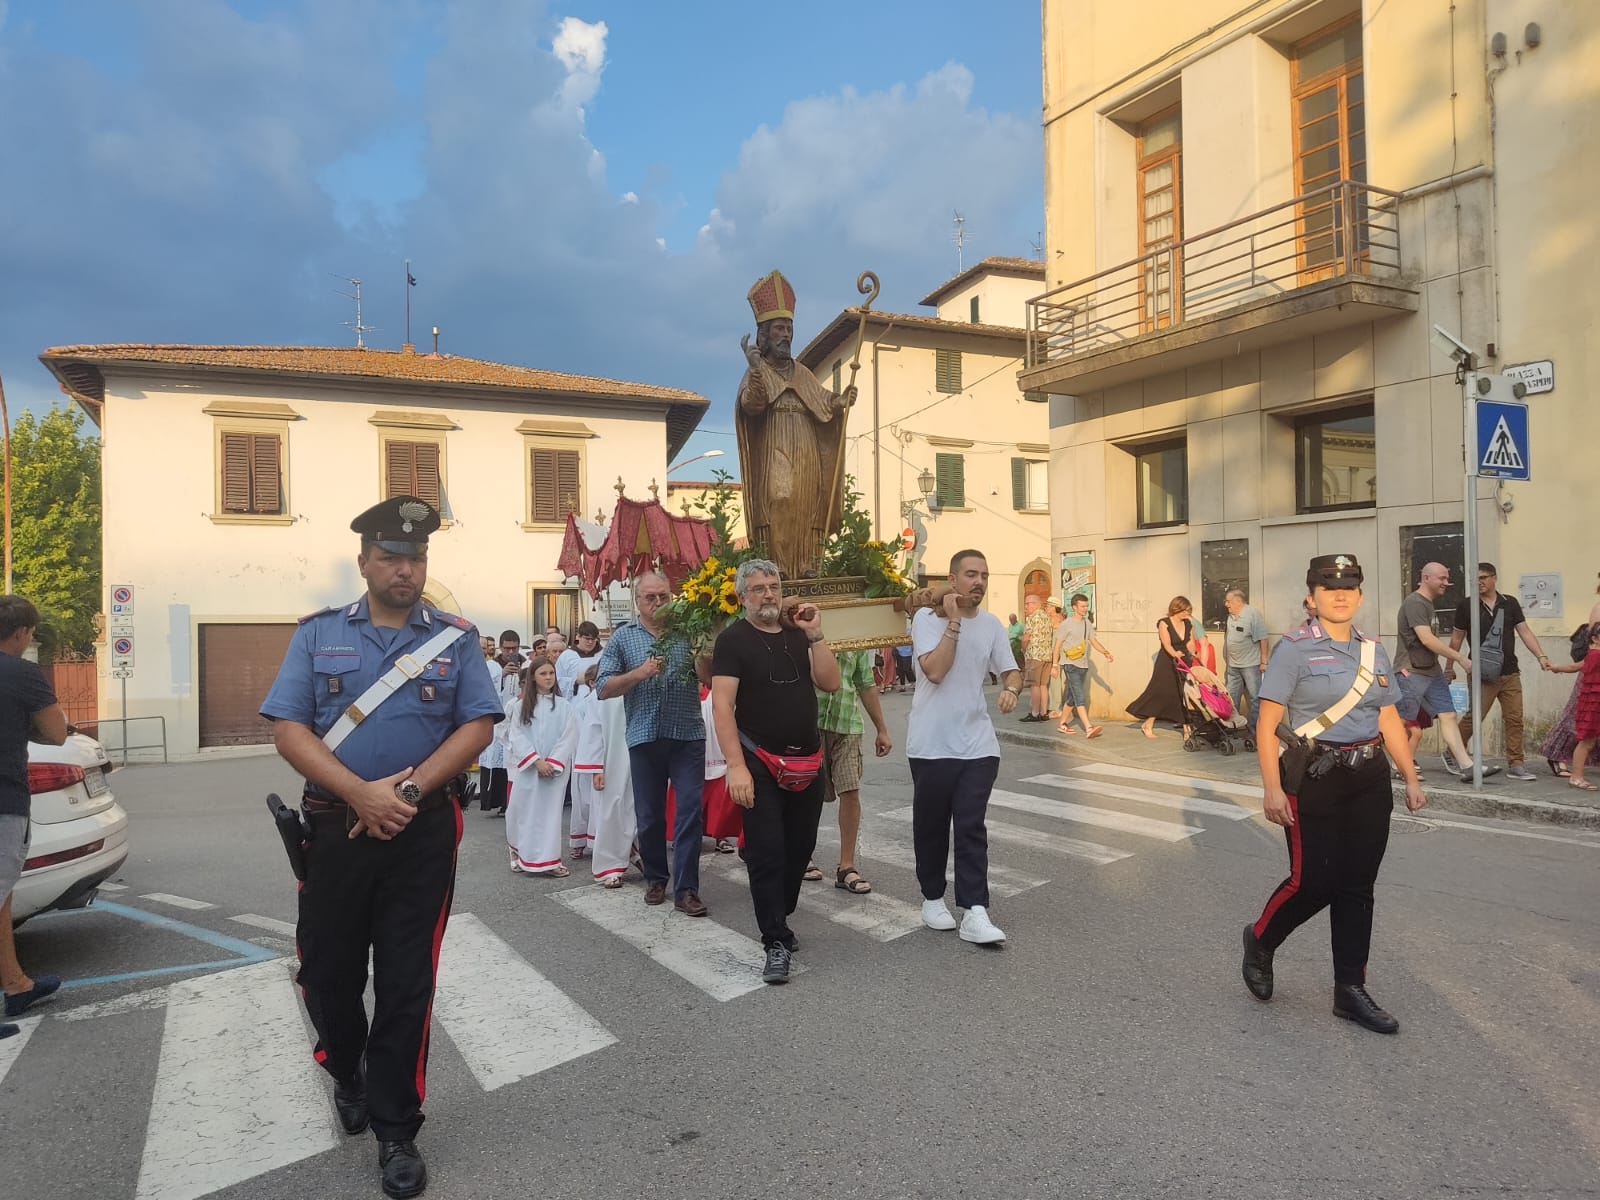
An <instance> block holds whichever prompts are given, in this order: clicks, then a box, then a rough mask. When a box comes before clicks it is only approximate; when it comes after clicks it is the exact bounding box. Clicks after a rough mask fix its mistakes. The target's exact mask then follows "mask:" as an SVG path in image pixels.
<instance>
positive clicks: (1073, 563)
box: [1059, 550, 1098, 621]
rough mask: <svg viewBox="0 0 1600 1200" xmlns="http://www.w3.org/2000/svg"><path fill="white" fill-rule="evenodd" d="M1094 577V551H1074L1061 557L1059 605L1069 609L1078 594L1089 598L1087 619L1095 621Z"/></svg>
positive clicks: (1096, 608) (1096, 606)
mask: <svg viewBox="0 0 1600 1200" xmlns="http://www.w3.org/2000/svg"><path fill="white" fill-rule="evenodd" d="M1094 589H1095V576H1094V551H1093V550H1074V551H1071V552H1069V553H1065V554H1062V556H1061V591H1060V593H1059V595H1060V596H1061V604H1062V606H1063V607H1064V608H1069V609H1070V608H1071V606H1072V598H1073V597H1074V596H1076V595H1078V593H1080V592H1081V593H1083V594H1084V595H1085V596H1087V597H1089V619H1090V620H1091V621H1092V620H1094V619H1095V613H1096V612H1097V611H1098V605H1096V603H1095V594H1094Z"/></svg>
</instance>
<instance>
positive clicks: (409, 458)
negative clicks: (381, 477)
mask: <svg viewBox="0 0 1600 1200" xmlns="http://www.w3.org/2000/svg"><path fill="white" fill-rule="evenodd" d="M416 449H417V445H416V443H415V442H399V441H390V442H385V443H384V444H383V453H384V459H385V464H384V465H385V470H384V474H385V475H386V476H387V486H386V488H385V490H384V493H383V498H384V499H385V500H388V499H390V498H391V497H394V496H415V495H416V494H417V492H416V486H417V483H416V475H417V455H416Z"/></svg>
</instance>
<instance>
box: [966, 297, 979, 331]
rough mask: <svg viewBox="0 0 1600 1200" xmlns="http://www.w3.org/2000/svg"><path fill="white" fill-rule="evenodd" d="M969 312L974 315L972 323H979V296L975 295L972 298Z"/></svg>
mask: <svg viewBox="0 0 1600 1200" xmlns="http://www.w3.org/2000/svg"><path fill="white" fill-rule="evenodd" d="M968 312H969V313H970V314H971V316H972V323H973V324H974V325H977V324H979V321H978V298H977V297H976V296H974V297H973V298H972V301H971V303H970V304H969V305H968Z"/></svg>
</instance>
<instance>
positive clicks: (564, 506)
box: [556, 450, 583, 521]
mask: <svg viewBox="0 0 1600 1200" xmlns="http://www.w3.org/2000/svg"><path fill="white" fill-rule="evenodd" d="M556 479H557V488H556V499H557V500H558V501H559V503H558V505H557V507H556V514H557V515H556V519H557V520H560V521H564V520H566V519H567V514H568V513H582V512H583V497H582V496H581V495H579V494H578V452H577V451H576V450H557V451H556Z"/></svg>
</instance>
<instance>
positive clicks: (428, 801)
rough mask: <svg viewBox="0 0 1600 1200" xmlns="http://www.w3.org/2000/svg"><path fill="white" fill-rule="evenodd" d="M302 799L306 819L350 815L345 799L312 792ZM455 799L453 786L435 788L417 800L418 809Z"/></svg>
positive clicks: (438, 805) (327, 819)
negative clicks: (329, 797) (333, 798)
mask: <svg viewBox="0 0 1600 1200" xmlns="http://www.w3.org/2000/svg"><path fill="white" fill-rule="evenodd" d="M300 799H301V802H302V803H303V804H304V806H305V813H306V819H307V820H308V821H318V820H323V821H334V820H337V821H346V820H348V819H349V817H350V806H349V805H348V804H346V803H345V802H344V801H343V800H329V799H326V798H325V797H322V796H315V795H312V794H311V793H310V792H306V793H305V794H304V795H303V796H301V797H300ZM454 799H455V790H454V789H453V788H449V787H442V788H435V789H434V790H433V791H431V792H426V793H424V794H423V797H422V799H421V800H418V801H417V811H418V812H432V811H433V810H434V809H436V808H442V807H443V806H444V805H445V804H448V803H449V802H450V801H452V800H454Z"/></svg>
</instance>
